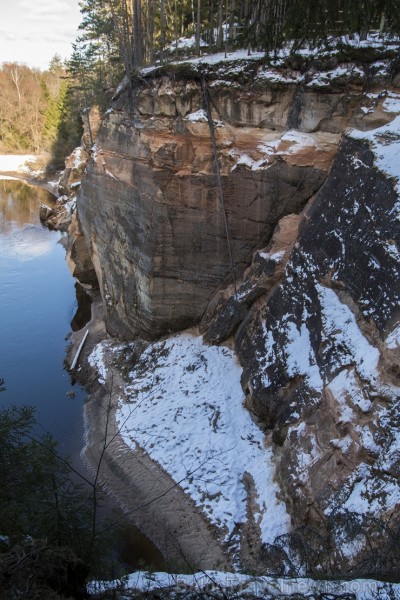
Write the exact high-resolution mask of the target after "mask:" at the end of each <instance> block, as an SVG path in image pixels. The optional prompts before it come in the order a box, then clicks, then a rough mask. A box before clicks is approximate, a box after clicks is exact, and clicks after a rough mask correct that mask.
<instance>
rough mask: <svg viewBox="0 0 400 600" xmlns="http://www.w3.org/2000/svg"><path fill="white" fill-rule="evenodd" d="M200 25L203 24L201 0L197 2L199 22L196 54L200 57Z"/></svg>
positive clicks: (197, 24)
mask: <svg viewBox="0 0 400 600" xmlns="http://www.w3.org/2000/svg"><path fill="white" fill-rule="evenodd" d="M200 23H201V0H197V22H196V54H197V56H200Z"/></svg>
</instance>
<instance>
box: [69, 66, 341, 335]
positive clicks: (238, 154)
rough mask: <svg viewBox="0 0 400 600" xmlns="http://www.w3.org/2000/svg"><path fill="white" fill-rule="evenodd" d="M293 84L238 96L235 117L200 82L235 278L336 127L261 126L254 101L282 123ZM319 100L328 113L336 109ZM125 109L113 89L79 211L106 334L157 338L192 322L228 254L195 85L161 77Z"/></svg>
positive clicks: (319, 167) (314, 175)
mask: <svg viewBox="0 0 400 600" xmlns="http://www.w3.org/2000/svg"><path fill="white" fill-rule="evenodd" d="M292 87H293V86H289V87H288V90H287V91H286V92H282V91H280V92H279V93H274V94H273V98H274V99H271V98H272V97H271V98H270V97H269V96H268V99H267V100H266V99H265V93H267V95H268V92H263V94H261V95H260V94H259V93H256V94H255V98H254V99H253V100H254V102H252V98H251V95H249V94H248V95H247V96H246V111H245V112H246V115H247V117H246V119H245V118H244V116H241V117H240V119H239V120H238V119H237V118H236V117H235V118H231V116H230V112H229V110H227V109H226V102H228V101H229V102H230V101H231V100H229V98H230V97H231V90H230V89H226V90H225V96H224V95H223V94H222V91H221V90H220V89H219V90H218V94H214V92H213V89H212V88H210V91H211V98H212V103H213V107H214V108H213V113H214V114H213V116H214V119H215V123H216V129H215V131H216V141H217V146H218V157H219V162H220V166H221V176H222V188H223V194H224V202H225V208H226V216H227V222H228V228H229V235H230V239H231V247H232V256H233V261H234V270H235V277H237V276H239V275H240V274H241V273H242V272H243V270H244V269H245V268H246V267H247V266H248V265H249V263H250V261H251V257H252V254H253V252H254V251H255V250H256V249H257V248H262V247H264V246H266V244H267V243H268V242H269V240H270V238H271V235H272V232H273V231H274V228H275V226H276V224H277V222H278V221H279V220H280V219H281V218H282V217H284V216H285V215H288V214H292V213H299V212H300V211H301V210H302V209H303V207H304V206H305V204H306V202H307V201H308V200H309V198H310V197H311V196H313V194H314V193H315V192H316V191H317V190H318V189H319V187H320V186H321V184H322V183H323V181H324V179H325V177H326V174H327V171H328V170H329V167H330V164H331V162H332V160H333V157H334V155H335V152H336V148H337V144H338V140H339V136H338V135H337V134H336V133H329V132H327V131H321V132H317V133H315V134H307V133H302V134H299V132H288V133H286V132H285V131H281V133H277V132H276V131H273V130H270V129H265V119H264V118H262V117H261V116H260V114H259V111H260V107H262V106H264V108H265V109H266V108H268V110H269V111H270V110H272V109H271V106H272V105H271V102H275V104H274V110H276V111H278V112H279V117H278V116H276V117H273V116H271V119H272V121H271V123H274V126H275V128H278V129H283V128H284V123H285V121H287V119H288V113H287V111H286V113H285V114H284V115H283V113H282V110H283V112H285V111H284V109H283V107H284V106H286V105H288V106H289V105H290V102H291V99H292V96H293V92H294V90H293V89H292ZM335 103H336V100H335V102H334V104H335ZM267 105H268V106H267ZM325 106H326V111H327V112H328V113H329V114H330V115H331V113H332V111H333V112H334V110H336V109H335V108H332V106H331V105H330V104H329V102H327V101H325ZM128 108H129V103H128V100H127V98H125V99H124V98H123V97H120V98H119V99H118V101H117V102H116V105H115V109H114V110H113V111H111V112H109V113H108V114H107V116H106V118H105V120H104V122H103V125H102V128H101V130H100V133H99V135H98V138H97V141H96V147H97V150H96V152H95V154H94V156H93V158H92V160H91V162H90V163H89V167H88V170H87V173H86V176H85V179H84V183H83V189H82V192H81V194H80V198H79V213H80V216H81V220H82V225H83V229H84V232H85V235H86V237H87V240H88V242H89V245H90V249H91V250H90V251H91V254H92V260H93V263H94V265H95V268H96V272H97V276H98V279H99V282H100V287H101V290H102V296H103V299H104V303H105V312H106V323H107V328H108V330H109V332H110V333H112V334H113V335H117V336H118V337H122V338H125V339H126V338H128V339H129V338H130V337H132V336H135V335H140V336H143V337H146V338H156V337H159V336H160V335H163V334H165V333H168V332H171V331H176V330H179V329H183V328H185V327H189V326H192V325H194V324H196V323H198V322H199V321H200V319H201V318H202V316H203V313H204V311H205V308H206V306H207V304H208V302H209V300H210V298H211V296H212V294H213V293H214V292H215V291H216V290H217V288H218V287H219V285H220V284H221V283H222V282H223V281H224V280H225V279H226V278H228V277H231V275H232V274H231V262H230V256H229V251H228V244H227V237H226V231H225V225H224V215H223V211H222V208H221V203H220V200H219V196H218V191H217V189H218V188H217V181H216V177H215V173H214V165H213V155H212V147H211V143H210V131H209V126H208V123H207V119H206V118H205V115H204V114H201V112H200V113H198V112H197V111H199V110H201V108H202V102H201V93H200V85H199V83H198V82H195V81H188V82H182V81H178V82H174V81H173V80H172V79H168V78H165V77H162V78H161V79H160V80H156V81H153V82H152V83H151V88H150V89H149V87H148V86H144V87H143V88H141V89H140V91H139V93H138V96H137V106H136V108H137V113H139V115H138V114H136V116H135V117H133V116H132V114H130V113H129V112H128ZM285 110H286V109H285ZM287 110H289V109H287ZM193 113H195V114H193ZM235 114H236V113H235ZM274 114H275V113H274ZM326 114H327V113H326ZM346 114H347V113H346ZM221 115H223V117H224V120H223V121H222V120H221V119H220V116H221ZM343 118H344V117H343ZM274 119H275V120H274ZM328 129H329V128H328ZM330 129H331V130H333V129H334V128H333V127H331V128H330Z"/></svg>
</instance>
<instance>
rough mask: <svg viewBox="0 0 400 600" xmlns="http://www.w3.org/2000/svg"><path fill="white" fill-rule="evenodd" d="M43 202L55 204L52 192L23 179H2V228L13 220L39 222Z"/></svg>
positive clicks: (20, 223) (0, 198)
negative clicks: (28, 183) (24, 181)
mask: <svg viewBox="0 0 400 600" xmlns="http://www.w3.org/2000/svg"><path fill="white" fill-rule="evenodd" d="M41 204H49V205H52V204H54V197H53V195H52V194H50V192H48V191H47V190H44V189H43V188H39V187H32V186H29V185H27V184H26V183H23V182H21V181H8V180H5V179H4V180H2V181H0V213H1V214H2V215H3V217H2V218H1V219H0V229H1V230H4V224H5V223H6V222H7V221H8V222H10V221H12V222H14V223H16V224H18V225H26V224H29V223H37V222H38V219H39V207H40V205H41Z"/></svg>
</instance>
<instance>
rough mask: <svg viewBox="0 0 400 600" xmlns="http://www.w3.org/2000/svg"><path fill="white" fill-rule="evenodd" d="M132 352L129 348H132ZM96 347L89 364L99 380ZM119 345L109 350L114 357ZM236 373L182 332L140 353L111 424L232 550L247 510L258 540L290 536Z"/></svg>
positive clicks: (227, 359)
mask: <svg viewBox="0 0 400 600" xmlns="http://www.w3.org/2000/svg"><path fill="white" fill-rule="evenodd" d="M133 346H134V345H133ZM103 349H104V347H102V346H97V347H96V348H95V350H94V351H93V353H92V354H91V356H90V358H89V362H90V363H91V364H92V366H96V368H97V369H98V371H99V375H100V381H104V377H105V374H106V371H107V366H106V365H105V363H104V359H103ZM120 351H121V347H118V348H116V349H114V355H115V356H117V355H118V352H120ZM240 376H241V368H240V366H239V365H238V363H237V361H236V358H235V355H234V353H233V352H232V351H231V350H229V349H228V348H226V347H220V346H218V347H215V346H214V347H212V346H206V345H205V344H203V342H202V339H201V337H196V336H194V335H191V334H189V333H184V334H181V335H176V336H174V337H171V338H169V339H168V340H165V341H161V342H156V343H153V344H151V345H149V346H148V347H147V349H146V350H145V351H144V352H143V353H142V355H141V357H140V358H139V360H138V361H137V363H136V365H135V367H134V368H133V370H131V371H130V373H129V375H128V380H129V383H128V385H127V386H126V388H125V390H124V397H120V400H119V406H118V410H117V414H116V419H117V423H118V427H119V430H120V433H121V435H122V437H123V439H124V440H125V442H126V444H127V445H129V446H131V447H132V448H133V449H134V448H136V444H138V445H139V446H140V447H141V448H143V449H144V450H145V451H146V452H147V453H148V454H149V456H150V457H151V458H152V459H153V460H155V461H157V462H158V463H159V464H160V465H161V466H162V467H163V468H164V469H165V471H167V472H168V473H169V474H170V475H171V476H172V478H173V479H174V480H175V481H176V482H177V483H179V484H180V486H181V487H182V488H183V489H184V491H185V492H187V493H188V494H189V495H190V496H191V497H192V498H193V500H194V501H195V503H196V505H197V506H199V507H200V508H201V509H202V510H203V511H204V512H205V514H206V515H207V516H208V518H209V519H210V521H211V522H212V523H214V524H215V525H216V526H217V527H218V528H219V529H220V530H221V532H222V533H223V535H224V539H225V540H226V541H227V542H228V543H229V545H230V547H231V548H235V547H236V548H237V544H238V542H239V539H238V534H239V530H240V525H241V524H243V523H245V522H246V521H247V517H248V515H247V510H248V508H250V506H251V509H252V512H253V514H254V519H255V523H256V527H257V528H258V530H259V535H260V537H261V540H262V541H263V542H269V543H271V542H273V540H274V539H275V537H276V536H278V535H281V534H283V533H286V532H287V531H288V530H289V526H290V519H289V516H288V514H287V512H286V507H285V505H284V503H283V502H281V501H280V500H278V499H277V492H278V487H277V485H276V483H275V482H274V470H275V469H274V463H273V456H272V451H271V450H270V449H269V448H267V447H266V444H265V436H264V434H263V433H262V432H261V430H260V429H259V427H258V426H257V425H256V424H255V423H254V421H253V420H252V418H251V416H250V413H249V412H248V411H247V410H246V408H245V407H244V405H243V402H244V393H243V390H242V387H241V385H240Z"/></svg>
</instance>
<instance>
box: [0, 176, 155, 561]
mask: <svg viewBox="0 0 400 600" xmlns="http://www.w3.org/2000/svg"><path fill="white" fill-rule="evenodd" d="M54 202H55V201H54V198H53V196H52V195H51V194H50V193H49V192H47V191H46V190H44V189H41V188H38V187H32V186H28V185H27V184H25V183H22V182H21V181H11V180H4V179H0V335H1V338H0V339H1V346H0V379H1V378H4V379H5V386H6V391H4V392H2V393H1V394H0V408H4V407H8V406H11V405H16V406H21V405H29V406H33V407H35V411H36V412H35V416H36V419H37V421H38V426H37V429H38V431H37V433H44V432H49V433H51V434H52V435H53V437H54V438H55V439H56V440H57V441H58V444H59V451H60V453H61V454H64V455H65V454H66V455H69V456H70V458H71V462H72V464H73V465H74V467H75V468H76V469H77V470H78V471H80V472H84V474H85V475H86V476H87V473H86V472H85V467H84V465H83V463H82V462H81V460H80V451H81V448H82V445H83V402H84V400H85V396H86V394H85V391H84V390H83V389H82V388H81V387H79V385H77V384H76V385H72V383H71V379H70V376H69V374H68V372H67V371H65V370H64V366H63V362H64V357H65V350H66V346H67V344H68V336H69V334H70V333H71V331H72V329H76V328H77V327H78V326H80V327H82V326H83V325H84V324H85V323H84V322H82V314H85V312H87V311H85V310H83V311H82V303H81V304H80V309H81V310H79V311H78V302H77V299H76V298H77V295H78V297H79V298H80V300H81V296H82V293H81V291H80V290H79V288H78V290H76V285H75V281H74V279H73V278H72V277H71V275H70V273H69V270H68V267H67V264H66V262H65V249H64V247H63V245H62V244H61V243H60V241H61V238H62V235H63V234H61V233H60V232H54V231H49V230H48V229H47V228H46V227H44V226H43V225H42V224H41V223H40V220H39V208H40V205H41V204H48V205H50V206H51V205H52V204H54ZM78 323H79V325H78ZM105 506H106V508H105V510H106V513H108V514H110V513H116V516H119V514H120V513H119V511H118V509H117V508H116V507H115V505H114V504H113V502H112V501H111V500H108V501H107V502H106V504H105ZM114 556H116V557H118V559H119V560H120V561H121V562H122V564H125V565H127V567H131V568H137V567H139V566H143V564H153V565H155V566H157V567H160V566H163V565H164V562H163V560H162V557H161V555H160V553H159V552H158V550H157V549H156V548H155V547H154V546H153V545H152V544H151V543H150V542H149V541H148V540H147V538H146V537H145V536H143V535H142V534H141V533H140V532H139V531H138V530H136V529H135V528H134V527H132V526H130V525H128V524H127V526H126V527H125V528H124V531H123V532H121V531H120V533H119V539H117V540H115V552H114Z"/></svg>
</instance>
